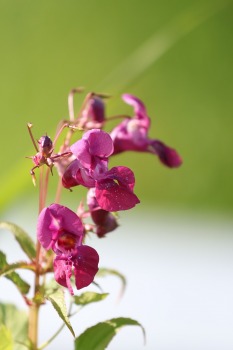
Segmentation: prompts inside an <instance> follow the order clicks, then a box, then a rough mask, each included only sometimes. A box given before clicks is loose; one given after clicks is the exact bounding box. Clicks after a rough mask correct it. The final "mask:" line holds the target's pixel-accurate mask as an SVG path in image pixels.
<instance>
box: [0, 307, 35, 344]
mask: <svg viewBox="0 0 233 350" xmlns="http://www.w3.org/2000/svg"><path fill="white" fill-rule="evenodd" d="M0 324H3V325H4V326H5V327H6V328H7V329H8V330H9V331H10V332H11V333H12V338H13V340H14V350H23V349H24V347H22V346H23V345H22V344H27V343H28V341H27V331H28V315H27V313H26V312H24V311H21V310H18V309H17V308H16V306H15V305H13V304H0ZM1 343H2V339H1V336H0V344H1ZM0 349H1V346H0ZM10 349H12V348H9V350H10ZM25 349H26V348H25ZM7 350H8V348H7Z"/></svg>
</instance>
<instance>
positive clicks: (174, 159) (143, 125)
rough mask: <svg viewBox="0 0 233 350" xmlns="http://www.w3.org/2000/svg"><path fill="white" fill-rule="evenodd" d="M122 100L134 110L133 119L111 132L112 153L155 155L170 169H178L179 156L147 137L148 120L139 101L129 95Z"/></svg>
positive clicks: (179, 163)
mask: <svg viewBox="0 0 233 350" xmlns="http://www.w3.org/2000/svg"><path fill="white" fill-rule="evenodd" d="M122 98H123V100H124V101H125V102H126V103H128V104H129V105H131V106H133V108H134V113H135V115H134V117H133V118H126V119H125V120H123V122H121V123H120V124H119V125H118V126H116V127H115V128H114V129H113V130H112V132H111V134H110V135H111V137H112V140H113V144H114V153H113V154H118V153H121V152H124V151H138V152H149V153H152V154H156V155H157V156H158V157H159V159H160V161H161V162H162V163H163V164H164V165H166V166H168V167H170V168H174V167H178V166H180V165H181V163H182V159H181V157H180V156H179V154H178V153H177V152H176V151H175V150H174V149H172V148H170V147H168V146H166V145H165V144H164V143H163V142H161V141H159V140H151V139H150V138H149V137H148V131H149V128H150V118H149V117H148V115H147V112H146V108H145V106H144V104H143V103H142V101H141V100H139V99H138V98H137V97H135V96H133V95H129V94H125V95H123V96H122Z"/></svg>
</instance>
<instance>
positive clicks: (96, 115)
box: [78, 94, 105, 130]
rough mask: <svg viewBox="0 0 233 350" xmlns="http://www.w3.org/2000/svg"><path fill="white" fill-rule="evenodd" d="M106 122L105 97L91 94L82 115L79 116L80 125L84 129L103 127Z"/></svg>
mask: <svg viewBox="0 0 233 350" xmlns="http://www.w3.org/2000/svg"><path fill="white" fill-rule="evenodd" d="M104 122H105V105H104V102H103V99H102V98H101V97H99V96H97V95H95V94H91V97H90V98H89V99H88V101H87V104H86V106H85V108H84V109H83V111H82V113H81V116H80V117H79V123H78V125H79V127H81V128H83V129H85V130H86V129H94V128H95V129H101V128H102V126H103V124H104Z"/></svg>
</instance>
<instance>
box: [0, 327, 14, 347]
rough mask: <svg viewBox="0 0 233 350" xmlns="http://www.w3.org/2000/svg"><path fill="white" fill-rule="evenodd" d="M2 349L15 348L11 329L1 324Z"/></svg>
mask: <svg viewBox="0 0 233 350" xmlns="http://www.w3.org/2000/svg"><path fill="white" fill-rule="evenodd" d="M0 339H1V342H0V350H13V339H12V334H11V332H10V330H9V329H7V328H6V326H4V325H3V324H0Z"/></svg>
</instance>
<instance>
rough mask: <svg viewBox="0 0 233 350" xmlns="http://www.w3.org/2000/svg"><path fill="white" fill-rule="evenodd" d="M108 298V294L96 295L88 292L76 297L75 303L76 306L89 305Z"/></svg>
mask: <svg viewBox="0 0 233 350" xmlns="http://www.w3.org/2000/svg"><path fill="white" fill-rule="evenodd" d="M107 296H108V293H94V292H86V293H83V294H81V295H79V296H75V297H74V303H75V304H76V305H83V306H84V305H87V304H90V303H96V302H97V301H101V300H104V299H105V298H106V297H107Z"/></svg>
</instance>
